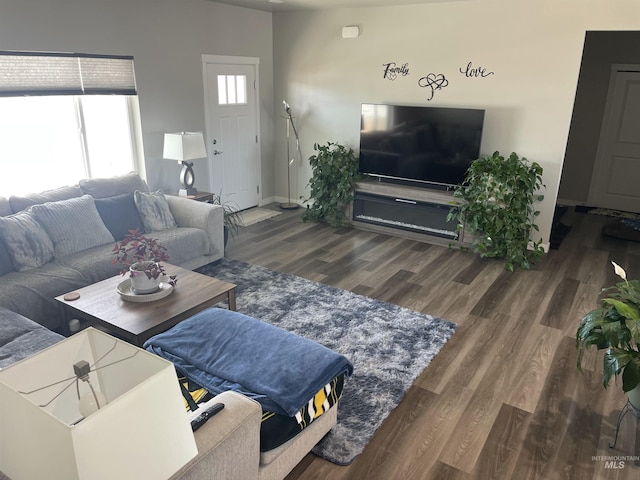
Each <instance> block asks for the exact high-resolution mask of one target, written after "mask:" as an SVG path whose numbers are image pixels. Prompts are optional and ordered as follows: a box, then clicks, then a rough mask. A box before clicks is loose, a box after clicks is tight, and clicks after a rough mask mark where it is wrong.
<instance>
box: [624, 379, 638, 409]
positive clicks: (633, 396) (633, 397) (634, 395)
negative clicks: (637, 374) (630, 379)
mask: <svg viewBox="0 0 640 480" xmlns="http://www.w3.org/2000/svg"><path fill="white" fill-rule="evenodd" d="M627 397H628V398H629V402H630V403H631V405H633V406H634V407H635V408H636V409H638V410H640V385H638V386H637V387H636V388H634V389H633V390H629V391H628V392H627Z"/></svg>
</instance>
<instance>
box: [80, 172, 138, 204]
mask: <svg viewBox="0 0 640 480" xmlns="http://www.w3.org/2000/svg"><path fill="white" fill-rule="evenodd" d="M78 185H80V188H81V189H82V193H84V194H87V195H91V196H92V197H93V198H105V197H113V196H114V195H121V194H123V193H133V192H135V191H136V190H140V191H142V192H148V191H149V187H147V182H145V181H144V180H143V179H142V178H140V175H138V172H131V173H128V174H126V175H120V176H118V177H110V178H85V179H84V180H80V181H79V182H78Z"/></svg>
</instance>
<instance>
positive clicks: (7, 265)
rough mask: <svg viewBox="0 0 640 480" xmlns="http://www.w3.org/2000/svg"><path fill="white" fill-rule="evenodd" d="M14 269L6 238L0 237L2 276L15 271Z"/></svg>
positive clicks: (0, 273) (0, 270)
mask: <svg viewBox="0 0 640 480" xmlns="http://www.w3.org/2000/svg"><path fill="white" fill-rule="evenodd" d="M14 270H15V267H14V266H13V260H11V255H9V250H8V249H7V246H6V245H5V244H4V240H2V238H0V276H1V275H5V274H7V273H9V272H13V271H14Z"/></svg>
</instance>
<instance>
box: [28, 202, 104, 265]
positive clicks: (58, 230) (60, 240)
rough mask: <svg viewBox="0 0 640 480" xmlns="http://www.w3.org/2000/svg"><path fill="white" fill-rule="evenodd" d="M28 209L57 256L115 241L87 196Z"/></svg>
mask: <svg viewBox="0 0 640 480" xmlns="http://www.w3.org/2000/svg"><path fill="white" fill-rule="evenodd" d="M31 208H32V210H33V215H34V216H35V218H36V219H37V220H38V221H39V222H40V223H41V224H42V225H44V228H45V229H46V230H47V233H48V234H49V237H50V238H51V240H52V241H53V245H54V252H55V256H56V257H63V256H65V255H70V254H72V253H76V252H79V251H81V250H86V249H87V248H91V247H95V246H97V245H104V244H105V243H113V242H115V239H114V238H113V235H111V233H110V232H109V230H108V229H107V227H105V225H104V223H103V222H102V219H101V218H100V214H99V213H98V210H97V209H96V205H95V203H94V201H93V197H91V196H90V195H83V196H82V197H79V198H71V199H69V200H63V201H60V202H48V203H45V204H44V205H34V206H33V207H31Z"/></svg>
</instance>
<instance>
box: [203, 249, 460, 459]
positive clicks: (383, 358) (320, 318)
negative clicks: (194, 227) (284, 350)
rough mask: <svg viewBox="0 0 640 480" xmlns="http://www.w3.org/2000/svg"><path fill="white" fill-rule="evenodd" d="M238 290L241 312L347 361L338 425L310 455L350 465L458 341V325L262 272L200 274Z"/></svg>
mask: <svg viewBox="0 0 640 480" xmlns="http://www.w3.org/2000/svg"><path fill="white" fill-rule="evenodd" d="M198 271H199V272H201V273H204V274H207V275H211V276H213V277H216V278H219V279H221V280H225V281H227V282H231V283H235V284H236V285H237V290H236V296H237V310H238V311H239V312H241V313H244V314H245V315H249V316H251V317H254V318H258V319H261V320H263V321H266V322H268V323H271V324H273V325H277V326H279V327H281V328H284V329H285V330H289V331H291V332H294V333H296V334H298V335H301V336H303V337H306V338H309V339H311V340H315V341H316V342H318V343H321V344H322V345H324V346H326V347H328V348H330V349H332V350H334V351H336V352H339V353H341V354H343V355H344V356H346V357H347V358H348V359H349V360H350V361H351V363H352V364H353V368H354V372H353V375H352V376H351V377H350V378H349V379H348V380H347V381H346V382H345V386H344V390H343V393H342V397H341V399H340V405H339V408H338V424H337V425H336V426H335V427H334V428H333V430H332V431H331V433H329V434H328V435H327V436H326V437H325V438H324V439H323V440H322V441H321V442H320V443H319V444H318V445H316V446H315V447H314V449H313V453H315V454H316V455H318V456H319V457H321V458H324V459H326V460H329V461H330V462H333V463H337V464H339V465H347V464H349V463H351V462H352V461H353V459H354V458H355V457H356V456H357V455H358V454H360V453H361V452H362V450H363V449H364V447H365V446H366V445H367V443H368V442H369V440H370V439H371V437H372V436H373V434H374V433H375V431H376V430H377V429H378V427H380V425H382V422H383V421H384V419H385V418H386V417H387V416H388V415H389V413H390V412H391V411H392V410H393V409H394V408H395V407H396V406H397V405H398V403H400V400H402V398H403V397H404V395H405V393H406V392H407V390H408V389H409V387H410V386H411V384H412V383H413V381H414V380H415V379H416V378H417V377H418V376H419V375H420V374H421V373H422V371H423V370H424V369H425V368H426V367H427V365H429V363H430V362H431V359H433V357H434V356H435V355H436V354H437V353H438V352H439V351H440V349H441V348H442V347H443V345H444V344H445V343H446V342H447V340H449V338H450V337H451V335H453V333H454V331H455V328H456V325H455V324H454V323H451V322H448V321H446V320H442V319H439V318H434V317H431V316H429V315H424V314H422V313H419V312H415V311H413V310H409V309H406V308H402V307H398V306H397V305H392V304H390V303H386V302H382V301H379V300H374V299H371V298H367V297H363V296H361V295H356V294H354V293H351V292H348V291H346V290H341V289H339V288H335V287H331V286H327V285H323V284H321V283H316V282H312V281H309V280H306V279H304V278H300V277H296V276H292V275H287V274H283V273H278V272H274V271H272V270H269V269H266V268H264V267H260V266H256V265H251V264H248V263H243V262H238V261H235V260H230V259H226V258H224V259H222V260H220V261H219V262H217V263H215V264H212V265H206V266H204V267H202V268H200V269H199V270H198Z"/></svg>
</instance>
